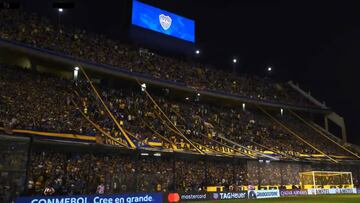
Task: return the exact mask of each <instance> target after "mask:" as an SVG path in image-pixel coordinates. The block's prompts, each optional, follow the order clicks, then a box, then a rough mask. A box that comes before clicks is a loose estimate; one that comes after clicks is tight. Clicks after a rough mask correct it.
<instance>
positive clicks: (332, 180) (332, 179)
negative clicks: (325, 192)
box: [299, 171, 354, 194]
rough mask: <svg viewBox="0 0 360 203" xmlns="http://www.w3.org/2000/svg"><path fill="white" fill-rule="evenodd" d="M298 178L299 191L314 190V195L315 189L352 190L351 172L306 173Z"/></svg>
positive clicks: (301, 173) (300, 174)
mask: <svg viewBox="0 0 360 203" xmlns="http://www.w3.org/2000/svg"><path fill="white" fill-rule="evenodd" d="M299 176H300V185H301V189H314V190H313V191H314V194H317V190H316V189H333V188H345V189H353V188H354V184H353V178H352V172H336V171H308V172H300V173H299Z"/></svg>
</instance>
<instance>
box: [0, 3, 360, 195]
mask: <svg viewBox="0 0 360 203" xmlns="http://www.w3.org/2000/svg"><path fill="white" fill-rule="evenodd" d="M0 26H1V27H0V38H2V39H5V40H11V41H17V42H21V43H24V44H27V45H30V46H33V47H41V48H46V49H50V50H54V51H58V52H61V53H65V54H68V55H71V56H75V57H78V58H81V59H86V60H89V61H91V62H94V63H98V64H110V65H114V66H117V67H119V69H127V70H130V71H131V72H139V73H141V74H146V75H148V76H151V77H153V78H154V79H155V78H160V79H163V80H167V81H171V82H174V83H176V84H180V85H186V86H190V87H195V88H196V89H206V90H209V91H218V92H230V93H231V94H234V95H239V96H242V97H247V98H252V99H257V100H264V101H271V102H278V103H283V104H293V105H300V106H305V107H314V104H312V103H311V102H309V101H307V100H306V99H305V98H303V97H302V96H301V95H299V94H296V92H295V91H294V90H292V89H291V88H290V87H288V86H287V84H285V83H284V84H277V83H275V82H272V81H269V79H264V78H258V77H250V76H249V77H239V76H234V75H233V74H230V73H227V72H222V71H219V70H214V69H211V68H208V67H205V66H203V65H201V64H191V63H189V62H184V61H182V60H179V59H175V58H170V57H164V56H160V55H157V54H153V53H150V52H147V51H144V50H143V49H141V50H140V51H139V50H138V49H136V47H134V46H131V45H125V44H123V43H120V42H117V41H114V40H111V39H108V38H106V37H104V36H101V35H97V34H93V33H87V32H85V31H82V30H78V29H75V28H63V27H56V26H53V25H52V24H51V23H50V22H49V21H48V20H47V19H44V18H40V17H38V16H36V15H35V14H27V13H25V12H22V11H17V10H11V11H10V10H1V11H0ZM49 69H51V68H49ZM55 72H56V71H55ZM179 72H181V74H179ZM79 75H80V76H79V79H77V80H73V79H72V78H68V77H62V76H61V74H56V73H52V74H50V73H44V72H40V71H38V70H36V69H25V68H22V67H19V66H16V65H9V64H0V90H1V94H0V96H1V98H0V106H1V108H0V133H1V134H4V138H3V136H0V138H1V139H4V141H2V142H0V146H2V148H1V149H0V150H1V151H0V152H1V153H0V154H1V158H0V160H1V162H0V172H1V174H2V175H1V176H0V182H2V183H4V184H2V185H0V198H2V199H0V200H4V202H6V201H7V200H9V199H11V198H13V197H15V196H19V194H26V195H73V194H74V195H75V194H95V193H96V194H113V193H122V192H139V191H141V192H153V191H164V192H168V191H179V192H193V191H198V192H199V191H204V190H208V188H207V187H209V186H217V187H221V188H222V189H223V190H225V191H240V190H245V189H247V187H248V186H249V185H254V186H256V188H259V189H260V188H267V189H269V188H278V189H279V188H298V187H299V181H300V180H299V176H298V174H299V172H301V171H310V170H326V169H334V168H336V170H337V171H351V172H352V173H353V175H354V184H355V185H358V184H359V179H360V171H359V167H358V165H355V164H353V162H354V161H356V160H358V159H359V154H358V152H357V151H356V150H354V149H353V148H349V147H348V146H346V147H345V146H343V144H342V143H336V142H332V141H331V140H329V139H324V137H323V135H322V134H320V133H318V132H317V131H316V130H314V129H312V128H310V127H309V126H308V125H307V124H305V123H304V122H302V121H300V120H299V119H298V118H297V117H296V116H294V115H293V114H291V113H290V112H288V111H286V110H285V114H284V115H280V114H279V111H278V109H276V110H274V109H273V108H266V107H259V106H258V105H256V104H247V107H246V108H244V107H242V106H240V105H239V104H234V103H231V102H224V103H222V102H217V101H213V100H211V99H206V98H204V99H199V98H190V99H189V98H188V99H184V98H183V96H181V95H180V93H178V94H176V93H175V94H171V95H170V94H169V91H170V90H169V89H167V88H166V87H165V88H158V89H150V88H148V89H146V88H144V87H142V89H141V88H140V87H141V86H140V82H139V84H137V83H131V82H129V83H127V84H126V86H125V87H124V86H122V85H121V84H111V83H110V82H108V81H106V79H104V78H102V77H101V76H96V77H94V78H89V77H91V76H94V75H96V74H94V73H92V74H89V75H87V74H86V70H84V69H83V68H81V70H80V72H79ZM224 78H226V79H224ZM164 90H165V91H164ZM5 134H6V135H5ZM8 135H10V136H9V137H10V138H8ZM11 137H30V138H31V139H30V141H28V142H25V143H26V144H23V145H19V144H14V143H17V142H15V141H11V140H12V138H11ZM34 139H35V141H36V140H46V141H48V140H56V141H59V140H60V141H63V142H61V144H59V142H56V144H54V143H53V142H49V143H51V145H49V146H47V145H48V143H47V142H45V144H42V145H41V144H37V145H35V146H34V147H31V146H32V145H31V144H30V147H29V146H28V145H29V143H33V142H34ZM79 142H81V143H86V144H89V143H90V144H89V146H88V145H86V146H85V147H79V148H78V147H70V148H69V147H68V148H63V146H72V145H73V144H74V143H79ZM15 146H16V147H15ZM100 146H106V147H109V146H112V147H114V146H115V149H114V148H111V150H109V148H99V147H100ZM80 148H81V149H80ZM82 148H85V149H82ZM14 152H16V153H14ZM156 153H159V156H158V157H157V156H149V154H151V155H155V154H156ZM145 154H147V155H145ZM331 162H336V163H331ZM338 162H340V163H338ZM25 181H27V182H26V187H24V185H23V183H24V182H25ZM334 184H335V183H334Z"/></svg>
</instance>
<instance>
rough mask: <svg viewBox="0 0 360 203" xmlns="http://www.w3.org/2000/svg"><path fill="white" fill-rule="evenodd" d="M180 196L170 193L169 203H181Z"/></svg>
mask: <svg viewBox="0 0 360 203" xmlns="http://www.w3.org/2000/svg"><path fill="white" fill-rule="evenodd" d="M179 201H180V195H179V193H169V194H168V202H179Z"/></svg>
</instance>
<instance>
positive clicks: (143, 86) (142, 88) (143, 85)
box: [141, 83, 146, 92]
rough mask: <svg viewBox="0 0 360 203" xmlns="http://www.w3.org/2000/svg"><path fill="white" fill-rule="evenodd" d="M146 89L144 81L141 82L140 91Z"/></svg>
mask: <svg viewBox="0 0 360 203" xmlns="http://www.w3.org/2000/svg"><path fill="white" fill-rule="evenodd" d="M145 90H146V84H145V83H143V84H141V91H143V92H144V91H145Z"/></svg>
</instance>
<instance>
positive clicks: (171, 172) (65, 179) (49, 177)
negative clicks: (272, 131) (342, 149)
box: [27, 150, 359, 195]
mask: <svg viewBox="0 0 360 203" xmlns="http://www.w3.org/2000/svg"><path fill="white" fill-rule="evenodd" d="M31 157H32V158H31V167H30V172H29V177H28V185H27V187H28V194H31V195H41V194H43V195H61V194H67V195H76V194H95V193H96V194H113V193H122V192H136V191H137V192H139V191H141V192H145V191H146V192H169V191H170V192H171V191H178V192H200V191H204V190H206V187H207V186H222V187H224V190H225V191H236V190H241V187H242V186H248V185H253V186H259V187H262V186H284V185H296V187H299V183H300V180H299V175H298V174H299V172H300V171H303V170H305V168H306V169H308V170H312V169H315V168H316V167H319V166H316V165H315V166H313V165H310V164H306V163H305V164H304V163H303V164H300V163H259V162H258V161H245V160H244V161H234V160H231V159H221V160H212V159H208V160H191V159H186V158H174V157H147V156H140V155H139V154H137V156H134V155H127V154H121V153H120V154H119V153H116V154H114V153H109V152H102V153H93V152H81V153H80V152H64V151H46V150H42V151H35V152H33V153H32V156H31ZM321 167H327V166H321ZM346 170H354V172H353V176H354V180H355V184H357V178H358V176H359V174H358V173H359V171H358V170H357V168H356V167H354V166H347V168H346Z"/></svg>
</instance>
